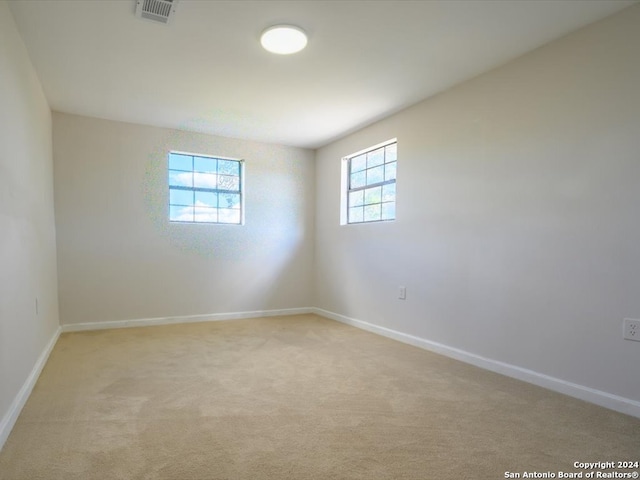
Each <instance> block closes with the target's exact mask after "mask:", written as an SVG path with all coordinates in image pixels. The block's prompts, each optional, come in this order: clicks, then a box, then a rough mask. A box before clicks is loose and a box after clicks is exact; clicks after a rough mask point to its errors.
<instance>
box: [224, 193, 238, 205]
mask: <svg viewBox="0 0 640 480" xmlns="http://www.w3.org/2000/svg"><path fill="white" fill-rule="evenodd" d="M219 207H220V208H240V194H239V193H221V194H220V205H219Z"/></svg>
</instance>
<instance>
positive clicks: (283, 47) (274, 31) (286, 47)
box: [260, 25, 307, 55]
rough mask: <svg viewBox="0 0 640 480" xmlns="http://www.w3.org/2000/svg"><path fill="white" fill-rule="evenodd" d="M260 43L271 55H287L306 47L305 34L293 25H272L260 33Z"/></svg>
mask: <svg viewBox="0 0 640 480" xmlns="http://www.w3.org/2000/svg"><path fill="white" fill-rule="evenodd" d="M260 43H261V44H262V46H263V47H264V48H265V50H268V51H270V52H271V53H277V54H280V55H289V54H290V53H296V52H299V51H300V50H302V49H303V48H304V47H306V46H307V34H306V33H304V31H303V30H302V29H301V28H298V27H294V26H293V25H274V26H273V27H269V28H267V29H266V30H265V31H264V32H262V36H261V37H260Z"/></svg>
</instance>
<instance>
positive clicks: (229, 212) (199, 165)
mask: <svg viewBox="0 0 640 480" xmlns="http://www.w3.org/2000/svg"><path fill="white" fill-rule="evenodd" d="M169 220H170V221H172V222H188V223H224V224H235V225H239V224H241V223H242V161H241V160H235V159H227V158H219V157H207V156H202V155H193V154H185V153H178V152H171V153H169Z"/></svg>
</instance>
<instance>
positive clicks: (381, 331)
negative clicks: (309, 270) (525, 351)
mask: <svg viewBox="0 0 640 480" xmlns="http://www.w3.org/2000/svg"><path fill="white" fill-rule="evenodd" d="M312 311H313V313H316V314H317V315H320V316H322V317H325V318H329V319H331V320H336V321H338V322H341V323H345V324H347V325H351V326H354V327H357V328H360V329H362V330H367V331H369V332H372V333H376V334H378V335H383V336H385V337H388V338H392V339H394V340H398V341H400V342H403V343H407V344H409V345H413V346H415V347H419V348H422V349H424V350H429V351H432V352H435V353H438V354H441V355H444V356H446V357H450V358H454V359H456V360H460V361H462V362H465V363H469V364H471V365H475V366H477V367H480V368H483V369H485V370H490V371H492V372H496V373H500V374H502V375H506V376H508V377H512V378H516V379H518V380H522V381H524V382H528V383H532V384H534V385H538V386H540V387H543V388H547V389H549V390H553V391H555V392H559V393H562V394H565V395H569V396H570V397H574V398H578V399H580V400H584V401H586V402H590V403H594V404H596V405H600V406H601V407H605V408H608V409H610V410H615V411H617V412H620V413H624V414H627V415H632V416H634V417H638V418H640V402H637V401H635V400H632V399H629V398H625V397H620V396H618V395H613V394H611V393H607V392H603V391H600V390H596V389H593V388H590V387H585V386H583V385H578V384H575V383H571V382H567V381H565V380H561V379H559V378H554V377H550V376H548V375H544V374H542V373H538V372H535V371H533V370H528V369H526V368H521V367H517V366H515V365H510V364H508V363H504V362H499V361H497V360H492V359H490V358H485V357H482V356H480V355H476V354H473V353H469V352H466V351H464V350H460V349H458V348H453V347H449V346H447V345H443V344H441V343H437V342H433V341H431V340H427V339H424V338H421V337H416V336H414V335H409V334H407V333H402V332H399V331H397V330H392V329H390V328H386V327H381V326H379V325H374V324H372V323H369V322H365V321H362V320H356V319H355V318H350V317H346V316H344V315H340V314H338V313H333V312H329V311H327V310H323V309H321V308H313V309H312Z"/></svg>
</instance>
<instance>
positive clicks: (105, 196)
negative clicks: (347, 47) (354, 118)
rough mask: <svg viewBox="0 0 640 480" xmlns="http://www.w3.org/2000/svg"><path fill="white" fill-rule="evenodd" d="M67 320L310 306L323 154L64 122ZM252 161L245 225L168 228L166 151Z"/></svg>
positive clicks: (62, 273) (60, 216)
mask: <svg viewBox="0 0 640 480" xmlns="http://www.w3.org/2000/svg"><path fill="white" fill-rule="evenodd" d="M53 132H54V135H53V144H54V157H55V206H56V227H57V235H58V261H59V265H60V267H59V292H60V293H59V299H60V319H61V322H62V323H63V324H77V323H90V322H105V321H118V320H131V319H147V318H157V317H172V316H189V315H206V314H215V313H228V312H247V311H262V310H274V309H287V308H298V307H309V306H311V305H312V294H313V290H312V279H313V275H312V268H313V236H314V232H313V230H314V222H313V215H314V212H313V202H314V163H313V152H312V151H309V150H303V149H298V148H290V147H283V146H276V145H268V144H262V143H256V142H249V141H243V140H235V139H230V138H222V137H214V136H210V135H203V134H197V133H187V132H182V131H177V130H168V129H162V128H157V127H146V126H140V125H133V124H126V123H119V122H112V121H106V120H98V119H92V118H86V117H80V116H74V115H68V114H62V113H54V115H53ZM169 150H178V151H185V152H192V153H200V154H207V155H220V156H223V157H231V158H242V159H244V160H245V174H246V182H245V192H246V197H245V205H246V209H245V218H246V222H245V225H243V226H237V225H205V224H178V223H169V221H168V206H167V204H168V199H167V195H168V187H167V154H168V152H169Z"/></svg>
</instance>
